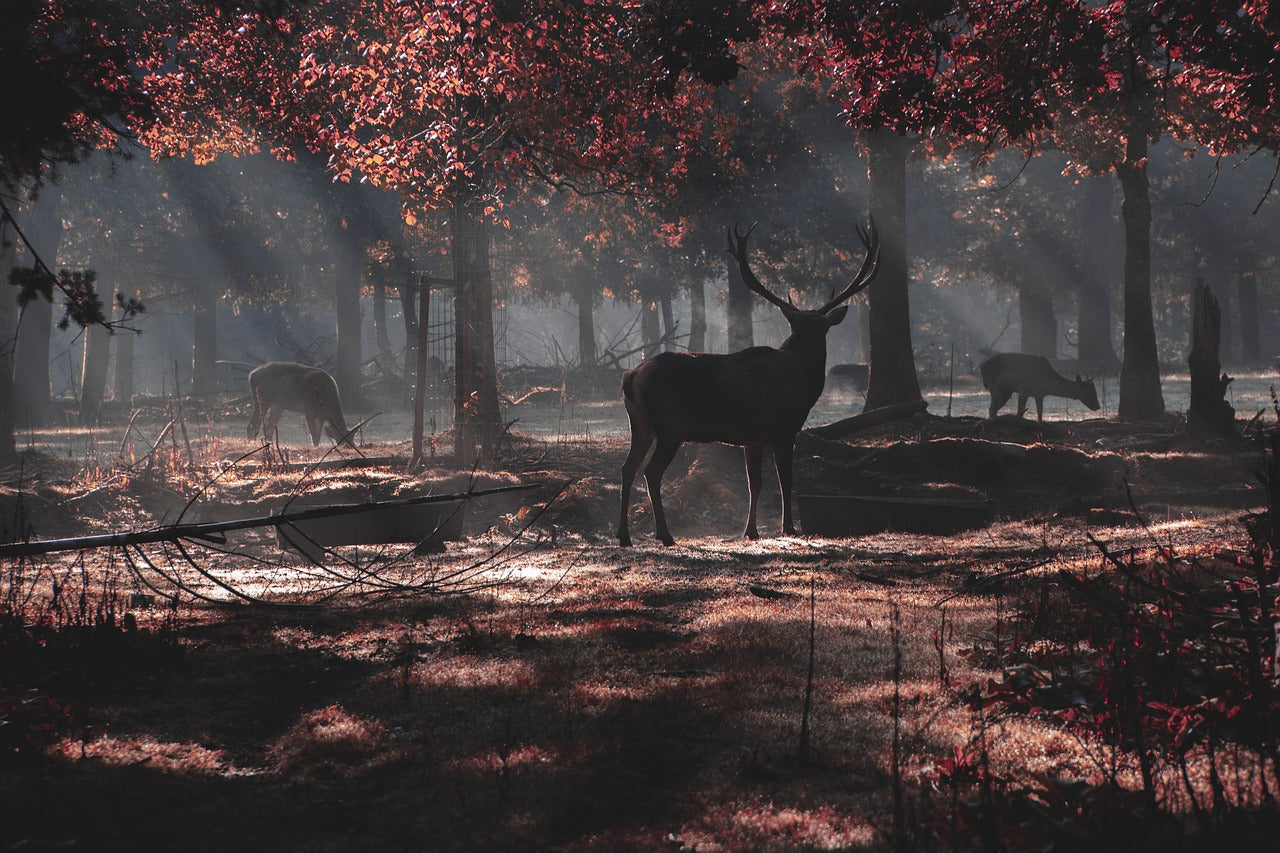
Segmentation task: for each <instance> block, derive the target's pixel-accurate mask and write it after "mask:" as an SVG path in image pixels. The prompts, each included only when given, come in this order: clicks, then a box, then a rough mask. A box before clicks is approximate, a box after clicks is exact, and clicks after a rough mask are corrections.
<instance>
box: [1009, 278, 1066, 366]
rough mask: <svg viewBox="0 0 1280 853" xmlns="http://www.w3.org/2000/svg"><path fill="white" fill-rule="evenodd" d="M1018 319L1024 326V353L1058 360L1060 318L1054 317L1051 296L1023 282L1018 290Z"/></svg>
mask: <svg viewBox="0 0 1280 853" xmlns="http://www.w3.org/2000/svg"><path fill="white" fill-rule="evenodd" d="M1018 319H1019V321H1020V323H1021V326H1022V351H1023V352H1025V353H1028V354H1030V355H1042V356H1044V357H1045V358H1047V359H1049V360H1050V361H1054V360H1056V359H1057V357H1058V318H1057V317H1056V316H1054V313H1053V299H1052V298H1051V297H1050V296H1049V294H1047V293H1044V292H1043V291H1041V290H1039V289H1037V288H1036V287H1035V286H1034V285H1028V284H1027V283H1026V282H1023V283H1022V284H1021V285H1020V286H1019V288H1018Z"/></svg>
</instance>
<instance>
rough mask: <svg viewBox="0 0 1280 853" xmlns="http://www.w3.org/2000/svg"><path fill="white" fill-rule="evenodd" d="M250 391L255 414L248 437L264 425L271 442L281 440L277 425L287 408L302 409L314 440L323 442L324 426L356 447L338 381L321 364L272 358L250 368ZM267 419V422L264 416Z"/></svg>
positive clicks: (296, 410) (316, 442) (335, 435)
mask: <svg viewBox="0 0 1280 853" xmlns="http://www.w3.org/2000/svg"><path fill="white" fill-rule="evenodd" d="M249 390H250V391H251V392H252V393H253V417H252V418H250V419H249V429H248V436H249V438H253V437H254V436H256V435H257V434H258V428H259V427H262V435H263V437H264V438H266V439H267V440H268V441H271V440H276V441H279V437H280V430H279V427H278V426H277V425H278V424H279V422H280V416H281V415H283V414H284V413H285V412H286V411H289V412H302V414H303V415H304V416H305V417H306V419H307V428H308V429H310V430H311V443H312V444H314V445H318V444H319V443H320V434H321V430H322V429H323V431H324V432H326V433H328V434H329V437H330V438H332V439H333V440H334V441H336V442H338V443H339V444H346V445H348V446H349V447H351V448H352V449H353V450H354V449H355V446H356V445H355V442H353V441H352V440H351V434H350V431H349V430H348V429H347V422H346V420H345V419H344V418H343V417H342V403H341V402H340V401H339V399H338V383H336V382H334V381H333V377H332V376H330V375H329V374H328V373H326V372H325V371H323V370H321V369H320V368H318V367H308V366H307V365H305V364H294V363H293V362H291V361H272V362H268V363H267V364H263V365H259V366H258V367H255V368H254V369H253V370H251V371H249ZM264 415H265V418H266V422H265V423H264V422H263V418H264Z"/></svg>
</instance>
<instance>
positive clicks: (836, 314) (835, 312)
mask: <svg viewBox="0 0 1280 853" xmlns="http://www.w3.org/2000/svg"><path fill="white" fill-rule="evenodd" d="M848 313H849V306H848V305H840V306H837V307H835V308H832V309H831V310H830V311H828V312H827V326H828V327H830V326H835V325H839V323H840V321H841V320H843V319H844V315H845V314H848Z"/></svg>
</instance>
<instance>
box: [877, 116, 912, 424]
mask: <svg viewBox="0 0 1280 853" xmlns="http://www.w3.org/2000/svg"><path fill="white" fill-rule="evenodd" d="M867 141H868V144H869V147H870V152H871V162H870V166H869V168H868V176H869V177H870V181H871V216H872V218H873V219H874V220H875V223H876V231H877V232H878V233H879V235H880V268H879V272H877V273H876V279H875V281H873V282H872V283H871V286H870V287H868V288H867V290H866V293H867V301H868V303H869V305H870V311H871V330H870V341H869V347H868V349H869V356H870V376H869V377H868V386H867V400H866V404H865V407H864V408H865V411H871V410H872V409H878V408H880V407H881V406H892V405H894V404H896V403H910V402H914V401H916V400H920V399H923V396H922V395H921V393H920V381H919V379H918V378H917V376H916V363H915V355H914V353H913V351H912V348H911V305H910V300H909V295H908V284H909V279H908V276H907V246H906V232H907V140H906V139H905V138H904V137H903V136H902V135H901V134H898V133H894V132H893V131H889V130H874V131H871V132H870V133H868V134H867Z"/></svg>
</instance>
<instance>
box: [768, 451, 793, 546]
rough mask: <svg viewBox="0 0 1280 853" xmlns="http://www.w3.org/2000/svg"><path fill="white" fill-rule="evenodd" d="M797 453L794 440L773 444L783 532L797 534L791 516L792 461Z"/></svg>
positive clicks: (787, 534) (786, 534)
mask: <svg viewBox="0 0 1280 853" xmlns="http://www.w3.org/2000/svg"><path fill="white" fill-rule="evenodd" d="M794 453H795V444H794V443H793V442H792V441H779V442H775V443H774V445H773V464H774V465H775V466H776V467H777V469H778V488H780V489H781V490H782V533H783V535H784V536H795V535H796V525H795V521H794V519H793V518H792V516H791V462H792V457H793V455H794Z"/></svg>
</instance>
